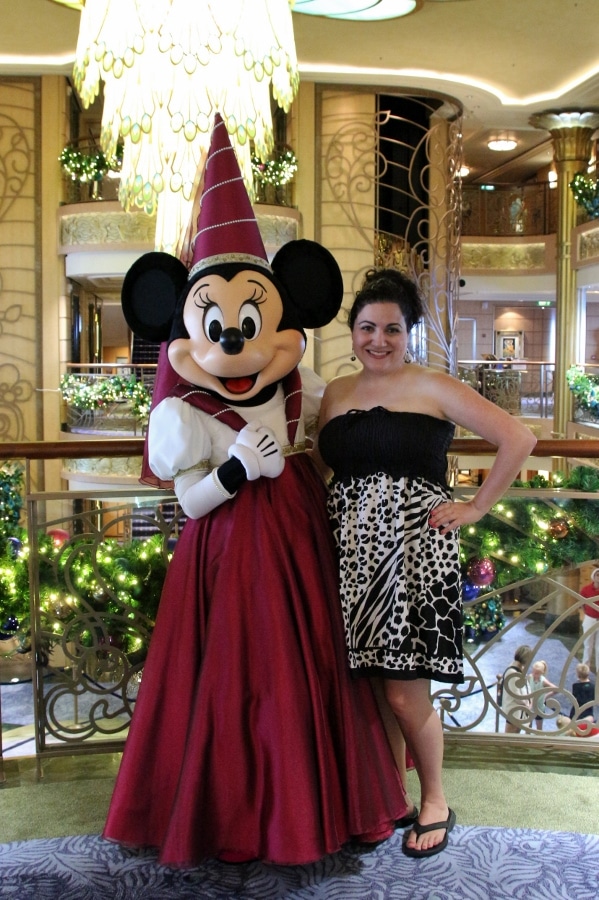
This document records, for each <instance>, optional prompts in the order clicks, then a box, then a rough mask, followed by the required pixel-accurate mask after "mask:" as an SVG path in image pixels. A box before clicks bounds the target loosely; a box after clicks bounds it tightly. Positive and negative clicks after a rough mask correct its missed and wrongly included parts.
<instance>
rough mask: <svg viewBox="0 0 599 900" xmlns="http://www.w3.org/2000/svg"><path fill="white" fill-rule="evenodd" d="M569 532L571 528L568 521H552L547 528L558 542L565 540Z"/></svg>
mask: <svg viewBox="0 0 599 900" xmlns="http://www.w3.org/2000/svg"><path fill="white" fill-rule="evenodd" d="M569 531H570V526H569V525H568V522H567V521H566V519H552V520H551V522H550V523H549V526H548V528H547V533H548V534H549V535H550V537H552V538H555V539H556V540H562V538H565V537H566V536H567V534H568V532H569Z"/></svg>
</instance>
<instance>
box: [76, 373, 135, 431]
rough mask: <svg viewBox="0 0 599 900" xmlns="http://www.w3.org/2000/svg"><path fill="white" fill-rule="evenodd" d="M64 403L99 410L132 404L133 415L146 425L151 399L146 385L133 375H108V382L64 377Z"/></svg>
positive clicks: (106, 380)
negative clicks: (110, 406) (117, 404)
mask: <svg viewBox="0 0 599 900" xmlns="http://www.w3.org/2000/svg"><path fill="white" fill-rule="evenodd" d="M60 390H61V392H62V396H63V399H64V400H66V402H67V403H68V404H69V405H70V406H74V407H76V408H77V409H88V410H96V409H102V408H103V407H105V406H108V405H110V404H113V403H123V402H127V403H131V408H132V412H133V415H134V417H135V418H136V419H139V420H140V421H145V420H146V419H147V418H148V415H149V413H150V403H151V400H152V395H151V392H150V390H149V389H148V388H147V387H146V385H145V384H144V383H143V382H141V381H137V380H136V378H135V376H134V375H131V376H130V377H128V378H125V377H124V376H122V375H110V376H109V377H108V378H94V377H93V376H90V377H89V378H86V377H81V376H80V375H73V374H67V375H63V377H62V378H61V380H60Z"/></svg>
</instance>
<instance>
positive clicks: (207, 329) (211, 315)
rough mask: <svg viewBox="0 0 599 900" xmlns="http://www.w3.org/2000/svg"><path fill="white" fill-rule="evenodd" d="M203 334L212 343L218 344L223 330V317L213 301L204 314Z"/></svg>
mask: <svg viewBox="0 0 599 900" xmlns="http://www.w3.org/2000/svg"><path fill="white" fill-rule="evenodd" d="M203 325H204V334H205V335H206V337H207V338H208V340H209V341H212V343H213V344H218V342H219V340H220V336H221V334H222V331H223V325H224V319H223V314H222V312H221V311H220V309H219V308H218V306H217V305H216V304H215V303H213V304H212V306H209V307H208V309H207V310H206V313H205V315H204V323H203Z"/></svg>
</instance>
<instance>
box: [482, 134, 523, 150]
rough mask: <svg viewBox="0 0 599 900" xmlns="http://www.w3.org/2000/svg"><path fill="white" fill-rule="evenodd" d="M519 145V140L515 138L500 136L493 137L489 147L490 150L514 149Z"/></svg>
mask: <svg viewBox="0 0 599 900" xmlns="http://www.w3.org/2000/svg"><path fill="white" fill-rule="evenodd" d="M517 146H518V141H515V140H514V138H507V137H500V138H492V139H491V140H490V141H489V143H488V144H487V147H488V148H489V150H499V151H500V152H501V151H504V150H513V149H514V148H515V147H517Z"/></svg>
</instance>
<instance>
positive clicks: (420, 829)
mask: <svg viewBox="0 0 599 900" xmlns="http://www.w3.org/2000/svg"><path fill="white" fill-rule="evenodd" d="M455 822H456V819H455V813H454V811H453V809H450V810H449V815H448V816H447V819H446V821H445V822H432V823H431V824H430V825H421V824H420V822H419V821H418V820H416V821H415V822H414V824H413V826H412V831H414V832H415V834H416V835H417V836H418V837H420V835H421V834H426V833H427V832H429V831H440V830H441V829H442V828H444V829H445V837H444V838H443V840H442V841H439V843H438V844H435V846H434V847H429V848H428V849H427V850H418V849H417V848H416V847H414V848H412V847H408V846H407V838H408V837H409V834H408V835H407V836H406V840H405V841H404V844H403V848H402V849H403V852H404V853H405V854H406V856H415V857H418V858H419V857H421V856H436V855H437V853H441V851H442V850H445V848H446V847H447V840H448V837H449V832H450V831H451V830H452V828H453V826H454V825H455Z"/></svg>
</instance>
